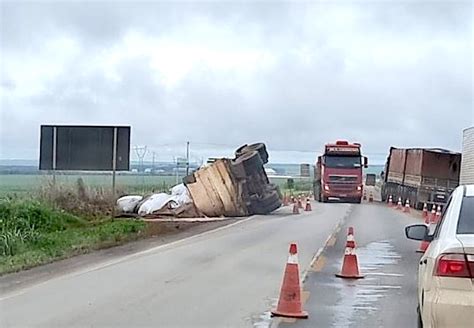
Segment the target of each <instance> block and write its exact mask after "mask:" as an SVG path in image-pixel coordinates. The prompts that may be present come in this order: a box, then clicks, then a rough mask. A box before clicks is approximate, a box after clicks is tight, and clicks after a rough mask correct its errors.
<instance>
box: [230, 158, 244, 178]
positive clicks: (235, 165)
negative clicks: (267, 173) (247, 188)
mask: <svg viewBox="0 0 474 328" xmlns="http://www.w3.org/2000/svg"><path fill="white" fill-rule="evenodd" d="M230 170H231V172H232V173H233V175H234V177H235V178H236V179H245V178H246V177H247V174H246V173H245V168H244V164H243V163H242V161H237V160H235V159H233V160H231V161H230Z"/></svg>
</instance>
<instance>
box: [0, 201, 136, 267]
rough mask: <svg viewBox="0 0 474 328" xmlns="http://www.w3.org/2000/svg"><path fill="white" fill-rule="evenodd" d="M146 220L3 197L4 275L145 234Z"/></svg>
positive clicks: (0, 248) (0, 252) (0, 246)
mask: <svg viewBox="0 0 474 328" xmlns="http://www.w3.org/2000/svg"><path fill="white" fill-rule="evenodd" d="M144 231H145V223H144V222H142V221H130V220H128V221H112V220H110V219H103V218H102V219H101V220H99V219H97V217H95V218H94V219H91V218H88V217H81V216H77V215H72V214H69V213H67V212H65V211H64V210H59V209H55V208H54V207H52V206H50V205H45V204H44V203H41V202H39V201H35V200H18V199H11V198H5V199H0V274H3V273H7V272H12V271H17V270H21V269H25V268H30V267H33V266H36V265H39V264H44V263H48V262H51V261H53V260H57V259H60V258H66V257H70V256H73V255H76V254H81V253H85V252H88V251H90V250H93V249H99V248H104V247H110V246H113V245H117V244H120V243H123V242H125V241H127V240H131V239H136V238H138V237H139V236H141V235H143V234H144Z"/></svg>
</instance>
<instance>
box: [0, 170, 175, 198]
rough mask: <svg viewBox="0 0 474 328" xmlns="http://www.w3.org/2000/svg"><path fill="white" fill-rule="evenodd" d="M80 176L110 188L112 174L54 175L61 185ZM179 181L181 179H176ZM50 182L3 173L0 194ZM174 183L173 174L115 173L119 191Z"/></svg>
mask: <svg viewBox="0 0 474 328" xmlns="http://www.w3.org/2000/svg"><path fill="white" fill-rule="evenodd" d="M79 178H82V179H83V180H84V184H85V185H86V186H88V187H93V188H96V187H102V188H104V189H110V188H112V176H111V175H110V174H107V175H106V174H103V175H91V174H84V175H79V174H78V175H76V174H74V175H56V183H58V184H61V185H74V184H75V183H76V182H77V179H79ZM178 181H179V182H181V179H179V180H178ZM51 182H52V177H51V176H48V175H39V174H38V175H33V174H5V175H0V195H5V194H12V193H15V194H18V195H23V194H28V193H34V192H35V191H37V190H38V189H39V188H40V187H41V186H47V185H49V184H50V183H51ZM179 182H178V183H179ZM175 184H176V177H175V176H145V175H142V176H138V175H117V177H116V186H117V190H118V191H119V192H125V193H126V192H138V193H140V192H151V191H164V190H167V189H168V188H169V187H171V186H174V185H175Z"/></svg>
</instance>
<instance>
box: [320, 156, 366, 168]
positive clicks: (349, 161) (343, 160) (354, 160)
mask: <svg viewBox="0 0 474 328" xmlns="http://www.w3.org/2000/svg"><path fill="white" fill-rule="evenodd" d="M325 165H326V167H338V168H359V167H361V163H360V157H359V156H326V161H325Z"/></svg>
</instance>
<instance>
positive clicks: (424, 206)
mask: <svg viewBox="0 0 474 328" xmlns="http://www.w3.org/2000/svg"><path fill="white" fill-rule="evenodd" d="M423 219H425V223H426V224H428V223H430V219H429V218H428V205H427V204H426V203H425V204H423Z"/></svg>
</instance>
